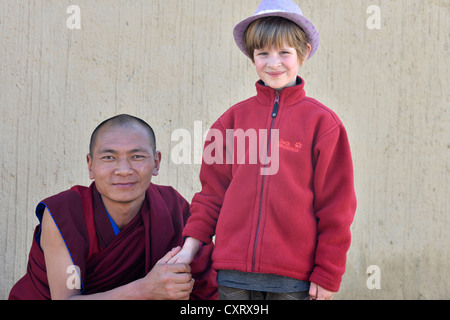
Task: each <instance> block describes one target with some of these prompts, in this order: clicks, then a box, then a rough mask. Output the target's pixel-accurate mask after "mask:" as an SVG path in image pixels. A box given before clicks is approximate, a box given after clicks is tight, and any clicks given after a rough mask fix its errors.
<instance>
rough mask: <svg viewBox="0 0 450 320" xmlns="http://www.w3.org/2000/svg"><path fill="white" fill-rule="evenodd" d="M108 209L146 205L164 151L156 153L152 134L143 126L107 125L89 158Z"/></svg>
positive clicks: (89, 167) (90, 166) (98, 187)
mask: <svg viewBox="0 0 450 320" xmlns="http://www.w3.org/2000/svg"><path fill="white" fill-rule="evenodd" d="M87 159H88V169H89V177H90V178H91V179H94V180H95V185H96V188H97V190H98V192H99V193H100V194H101V195H102V199H103V202H104V204H105V206H107V207H108V206H110V205H117V204H119V203H120V204H124V203H131V202H136V203H138V204H139V203H142V201H143V200H144V199H145V192H146V190H147V188H148V187H149V185H150V181H151V178H152V176H156V175H158V170H159V164H160V161H161V154H160V152H158V151H156V152H154V151H153V147H152V145H151V142H150V138H149V137H148V133H147V132H146V131H145V129H143V128H142V127H140V126H139V125H127V126H106V127H104V128H102V129H101V130H100V132H99V133H98V135H97V139H96V142H95V145H94V148H93V150H92V155H88V156H87Z"/></svg>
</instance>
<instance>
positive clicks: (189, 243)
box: [183, 237, 200, 256]
mask: <svg viewBox="0 0 450 320" xmlns="http://www.w3.org/2000/svg"><path fill="white" fill-rule="evenodd" d="M199 248H200V240H197V239H195V238H192V237H188V238H186V241H185V242H184V245H183V250H186V251H188V252H189V253H190V254H191V255H192V256H194V255H195V254H196V253H197V251H198V249H199Z"/></svg>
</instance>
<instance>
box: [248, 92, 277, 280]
mask: <svg viewBox="0 0 450 320" xmlns="http://www.w3.org/2000/svg"><path fill="white" fill-rule="evenodd" d="M279 108H280V92H279V91H277V90H275V103H274V105H273V110H272V114H271V117H272V122H271V124H270V131H269V136H268V139H267V150H266V160H267V157H269V150H270V143H271V140H272V129H273V125H274V123H275V118H276V117H277V115H278V110H279ZM266 162H267V161H266ZM264 166H267V164H264ZM265 182H266V175H263V178H262V184H261V194H260V198H259V211H258V224H257V225H256V235H255V244H254V245H253V257H252V272H255V262H256V248H257V246H258V238H259V229H260V227H261V211H262V201H263V193H264V185H265Z"/></svg>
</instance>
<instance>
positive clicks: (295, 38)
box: [244, 17, 308, 62]
mask: <svg viewBox="0 0 450 320" xmlns="http://www.w3.org/2000/svg"><path fill="white" fill-rule="evenodd" d="M244 40H245V50H246V51H247V54H248V56H249V57H251V59H252V61H253V62H255V58H254V52H255V50H259V49H263V48H268V49H273V48H275V49H278V48H281V47H283V46H284V45H285V44H287V45H288V46H290V47H292V48H295V50H296V51H297V54H298V57H299V59H301V60H304V59H305V58H306V55H307V54H308V38H307V36H306V34H305V32H304V31H303V30H302V28H300V27H299V26H298V25H297V24H295V23H294V22H292V21H290V20H288V19H285V18H281V17H267V18H261V19H258V20H255V21H253V22H252V23H251V24H250V25H249V26H248V28H247V30H246V31H245V34H244Z"/></svg>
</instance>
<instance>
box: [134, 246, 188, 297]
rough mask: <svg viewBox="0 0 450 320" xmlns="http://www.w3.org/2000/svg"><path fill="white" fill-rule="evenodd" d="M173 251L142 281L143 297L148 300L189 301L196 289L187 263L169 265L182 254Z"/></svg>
mask: <svg viewBox="0 0 450 320" xmlns="http://www.w3.org/2000/svg"><path fill="white" fill-rule="evenodd" d="M180 249H181V248H180V247H177V248H174V249H172V251H170V252H168V253H167V254H166V255H165V256H164V257H162V258H161V259H160V260H159V261H158V262H157V263H156V264H155V266H154V267H153V269H152V270H151V271H150V272H149V273H148V274H147V275H146V276H145V277H144V278H142V279H141V283H140V285H141V286H140V288H141V289H140V290H141V293H142V294H141V295H142V297H143V298H144V299H147V300H188V299H189V296H190V294H191V292H192V289H193V287H194V279H193V278H192V275H191V267H190V266H189V264H185V263H173V264H168V261H169V260H170V259H171V258H173V257H174V256H175V255H176V254H177V253H179V252H180Z"/></svg>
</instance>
